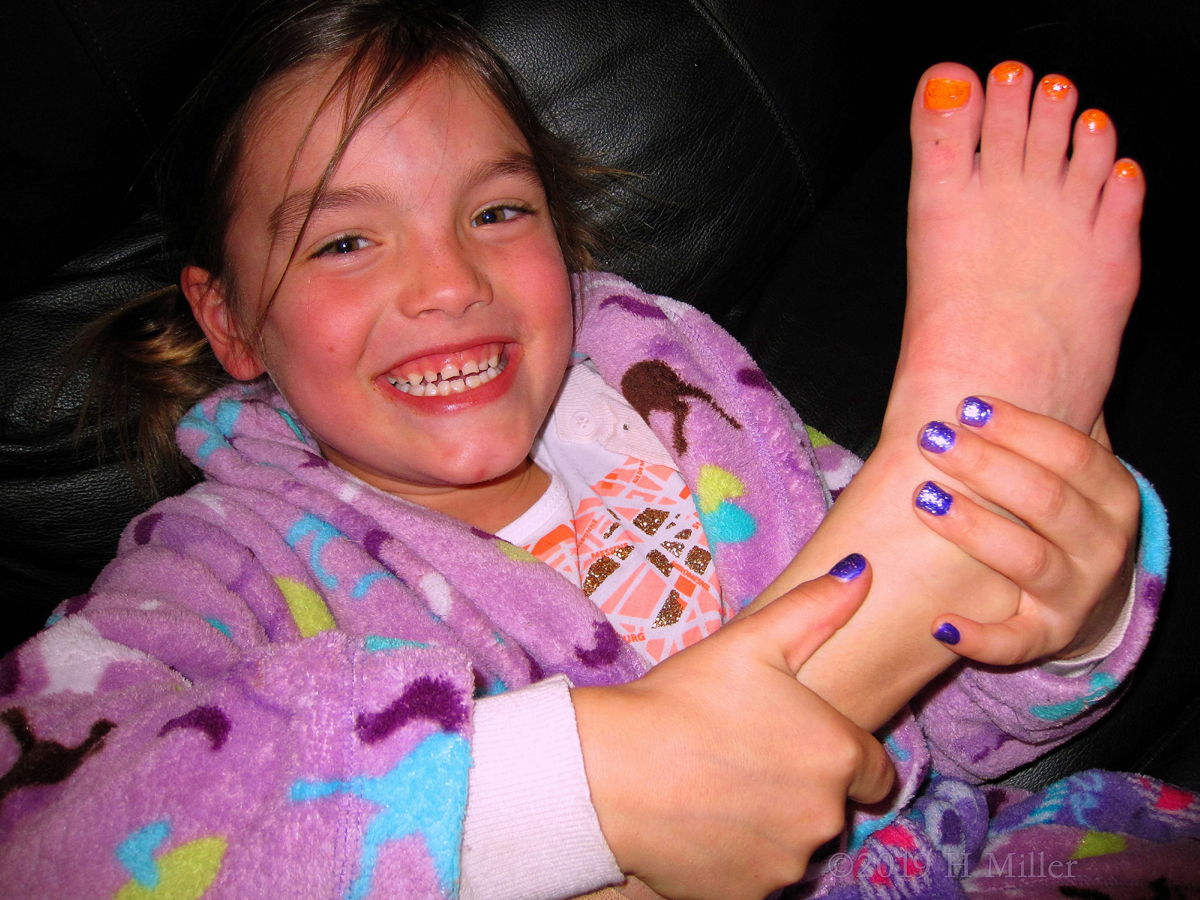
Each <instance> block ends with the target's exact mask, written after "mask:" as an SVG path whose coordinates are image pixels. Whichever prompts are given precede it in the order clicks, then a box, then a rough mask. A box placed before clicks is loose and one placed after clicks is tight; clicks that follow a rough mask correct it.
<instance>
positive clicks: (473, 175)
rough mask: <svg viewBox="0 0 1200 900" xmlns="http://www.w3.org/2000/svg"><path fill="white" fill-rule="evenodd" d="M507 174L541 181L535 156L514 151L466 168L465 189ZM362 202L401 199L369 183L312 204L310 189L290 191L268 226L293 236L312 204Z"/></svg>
mask: <svg viewBox="0 0 1200 900" xmlns="http://www.w3.org/2000/svg"><path fill="white" fill-rule="evenodd" d="M505 175H516V176H519V177H521V178H524V179H527V180H529V181H532V182H536V183H539V184H540V183H541V176H540V175H539V174H538V170H537V164H536V163H535V162H534V161H533V157H532V156H530V155H529V154H528V153H524V152H518V151H514V152H512V153H507V154H505V155H504V156H501V157H497V158H495V159H488V160H483V161H482V162H479V163H476V164H475V165H474V166H472V167H471V168H470V169H468V170H467V173H466V177H465V178H464V179H463V185H464V187H465V188H472V187H475V186H476V185H479V184H483V183H484V182H486V181H488V180H489V179H492V178H497V177H502V176H505ZM359 203H368V204H380V205H388V204H392V205H396V204H398V203H399V199H398V198H397V197H395V196H394V195H393V194H391V193H390V192H388V191H383V190H380V189H379V188H378V187H376V186H374V185H370V184H352V185H348V186H346V187H340V188H332V189H330V190H326V191H323V192H322V193H321V195H320V196H319V197H318V198H317V201H316V203H313V191H312V190H311V189H310V190H306V191H296V192H295V193H293V194H288V195H287V196H286V197H285V198H284V199H283V200H281V201H280V202H279V204H278V205H277V206H276V207H275V208H274V209H273V210H271V214H270V215H269V216H268V217H267V227H268V228H269V229H270V232H271V234H272V235H273V236H274V237H275V238H276V239H277V240H278V239H281V238H285V237H294V236H295V235H296V234H298V233H299V231H300V227H301V226H302V225H303V224H304V220H305V218H306V217H307V216H308V214H309V209H310V207H311V209H312V214H313V215H316V214H317V213H319V212H325V211H328V210H331V209H340V208H343V207H346V206H353V205H355V204H359Z"/></svg>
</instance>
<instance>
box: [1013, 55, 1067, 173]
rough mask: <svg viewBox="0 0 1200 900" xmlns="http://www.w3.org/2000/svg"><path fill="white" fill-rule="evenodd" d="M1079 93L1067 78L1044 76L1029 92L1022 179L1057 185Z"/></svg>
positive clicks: (1065, 159)
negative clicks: (1029, 103)
mask: <svg viewBox="0 0 1200 900" xmlns="http://www.w3.org/2000/svg"><path fill="white" fill-rule="evenodd" d="M1078 99H1079V92H1078V91H1077V90H1076V89H1075V85H1074V84H1072V83H1071V80H1070V79H1069V78H1065V77H1064V76H1062V75H1047V76H1046V77H1045V78H1043V79H1042V80H1041V81H1040V82H1038V86H1037V89H1036V90H1035V91H1034V92H1033V108H1032V110H1031V111H1030V114H1029V133H1028V135H1027V136H1026V138H1025V176H1026V178H1029V179H1033V180H1041V181H1049V182H1055V183H1057V182H1060V181H1061V180H1062V178H1063V176H1064V174H1065V173H1066V170H1067V145H1068V144H1069V143H1070V140H1071V120H1072V119H1073V118H1074V117H1075V104H1076V103H1077V102H1078Z"/></svg>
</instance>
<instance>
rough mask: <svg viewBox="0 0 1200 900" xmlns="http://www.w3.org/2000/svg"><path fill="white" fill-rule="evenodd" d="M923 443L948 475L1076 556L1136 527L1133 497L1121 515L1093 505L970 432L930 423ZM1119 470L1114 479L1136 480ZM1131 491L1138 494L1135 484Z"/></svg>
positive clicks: (1032, 464) (1049, 474) (1054, 477)
mask: <svg viewBox="0 0 1200 900" xmlns="http://www.w3.org/2000/svg"><path fill="white" fill-rule="evenodd" d="M1085 440H1088V439H1086V438H1085ZM920 444H921V449H922V450H923V452H924V454H925V456H926V458H927V459H928V460H929V461H930V462H932V463H933V464H934V465H935V466H937V467H938V468H939V469H941V470H942V471H943V472H945V473H946V474H947V475H950V476H952V477H954V478H957V479H958V480H959V481H961V482H962V483H963V484H964V485H965V486H966V487H967V488H969V489H970V490H972V491H974V492H975V493H976V494H978V495H979V496H980V497H982V498H983V499H985V500H987V501H989V502H991V503H994V504H996V505H997V506H999V507H1002V508H1003V509H1005V510H1007V511H1008V512H1009V513H1011V514H1012V515H1014V516H1016V517H1018V518H1019V519H1021V520H1022V521H1023V522H1025V523H1027V524H1028V525H1029V526H1030V527H1031V528H1033V529H1034V530H1035V531H1036V532H1038V533H1039V534H1040V535H1042V536H1043V537H1045V538H1047V539H1048V540H1049V541H1051V542H1052V543H1053V544H1055V545H1057V546H1059V547H1061V548H1062V549H1063V550H1066V551H1067V552H1068V553H1071V554H1073V555H1076V556H1088V555H1091V554H1092V552H1093V551H1094V550H1095V549H1096V548H1099V547H1103V548H1105V549H1108V547H1109V544H1112V543H1113V542H1114V541H1116V540H1118V539H1124V538H1125V537H1128V534H1126V532H1132V529H1133V528H1134V527H1136V526H1135V519H1134V516H1135V515H1136V510H1137V507H1136V500H1135V499H1134V498H1132V497H1130V498H1129V499H1128V501H1124V502H1123V503H1122V506H1123V509H1121V510H1119V511H1118V510H1116V509H1109V508H1107V507H1104V506H1103V505H1102V504H1098V503H1094V502H1092V501H1090V500H1088V499H1087V498H1086V497H1085V496H1084V495H1083V494H1082V493H1080V492H1079V491H1078V490H1076V489H1075V487H1074V486H1073V485H1071V484H1070V483H1068V482H1067V481H1066V480H1065V479H1064V478H1062V477H1061V476H1059V475H1058V474H1057V473H1055V472H1053V471H1051V470H1050V469H1047V468H1045V467H1044V466H1042V465H1040V464H1039V463H1037V462H1035V461H1032V460H1029V459H1026V458H1024V457H1023V456H1021V455H1019V454H1018V453H1015V452H1013V451H1011V450H1008V449H1007V448H1005V447H1003V446H1000V445H999V444H995V443H992V442H991V441H988V440H984V439H983V438H982V437H981V436H979V435H976V434H972V433H971V431H970V430H969V429H967V428H959V429H954V428H951V427H950V426H949V425H947V424H946V423H944V422H930V423H929V425H927V426H926V427H925V429H924V431H923V432H922V436H921V441H920ZM1093 446H1098V445H1095V444H1093ZM1118 466H1119V467H1120V468H1121V469H1122V473H1121V474H1120V475H1118V474H1117V472H1116V470H1109V473H1110V475H1111V476H1114V477H1119V478H1121V480H1122V481H1123V480H1124V479H1125V478H1127V477H1128V478H1129V479H1130V480H1132V477H1131V476H1129V474H1128V472H1125V471H1124V467H1121V466H1120V464H1119V463H1118ZM1132 490H1133V491H1135V492H1136V490H1137V487H1136V485H1133V488H1132ZM1114 523H1117V524H1114ZM964 549H965V548H964ZM1117 549H1120V548H1117Z"/></svg>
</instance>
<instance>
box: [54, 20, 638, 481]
mask: <svg viewBox="0 0 1200 900" xmlns="http://www.w3.org/2000/svg"><path fill="white" fill-rule="evenodd" d="M339 63H340V64H341V69H340V71H339V72H338V75H337V77H336V79H335V81H334V83H333V86H332V87H331V88H330V89H329V91H328V93H327V94H326V97H325V100H324V101H323V103H322V106H321V108H322V109H324V108H325V107H326V106H327V105H329V104H331V103H333V102H336V101H338V100H341V101H342V102H343V103H344V111H343V126H342V134H341V138H340V140H339V142H338V144H337V147H336V149H335V150H334V152H333V154H332V155H331V157H330V159H329V163H328V165H327V166H326V168H325V171H324V173H323V174H322V176H321V178H320V180H319V181H318V183H317V186H316V189H315V191H314V192H313V194H314V196H313V199H312V201H311V204H310V206H309V215H311V213H312V210H313V209H314V208H315V206H316V204H317V203H318V201H319V199H320V194H321V192H322V191H324V190H325V188H326V187H327V185H328V182H329V179H330V177H331V176H332V175H333V173H334V170H335V169H336V168H337V165H338V162H339V161H340V160H341V157H342V156H343V154H344V153H345V150H346V147H347V146H348V144H349V143H350V141H351V139H352V138H353V137H354V134H355V133H356V131H357V130H358V128H359V127H361V125H362V124H363V122H364V121H366V120H367V119H368V118H369V117H370V116H371V115H372V114H373V113H374V112H376V111H377V110H378V109H380V108H381V107H382V106H383V105H385V104H386V103H388V102H389V101H390V100H391V99H393V98H394V97H395V96H397V95H398V94H399V93H400V92H401V91H402V90H403V89H404V87H405V86H406V85H408V84H409V83H410V82H411V81H412V80H413V79H414V78H415V77H416V76H418V75H419V74H421V73H422V72H423V71H425V70H426V69H427V68H428V67H429V66H431V65H434V64H448V65H452V66H454V67H455V68H456V69H458V70H459V71H461V72H463V73H465V74H467V75H469V76H470V77H472V78H474V79H475V80H476V81H477V82H478V84H479V85H480V86H481V88H483V89H484V90H485V91H486V92H487V93H489V94H490V95H491V96H492V97H494V98H495V100H496V101H497V102H498V103H499V104H500V106H501V107H502V108H503V109H504V111H505V112H506V113H507V114H508V115H509V117H510V118H511V119H512V121H513V122H514V123H515V124H516V126H517V127H518V129H520V131H521V134H522V136H523V137H524V138H525V141H526V143H527V144H528V145H529V149H530V155H531V157H532V159H533V163H534V165H535V167H536V169H537V172H538V175H539V176H540V177H541V180H542V184H543V186H544V188H545V192H546V200H547V205H548V211H549V214H550V218H551V221H552V222H553V225H554V229H555V232H556V233H557V235H558V242H559V246H560V247H561V248H562V253H563V258H564V260H565V261H566V264H567V268H568V270H569V271H572V272H578V271H583V270H585V269H587V268H589V267H590V266H591V264H592V255H593V253H594V252H595V251H596V250H597V249H598V245H599V237H598V234H599V230H598V228H597V227H596V226H595V225H594V223H593V222H592V221H591V220H590V219H589V218H588V217H587V216H586V214H585V213H584V211H583V210H584V209H585V208H586V207H587V205H588V204H589V202H590V201H594V200H595V199H596V198H597V197H599V196H600V195H602V194H603V193H604V189H603V182H602V181H601V180H600V178H602V177H608V176H612V175H615V174H618V173H616V172H614V171H613V170H608V169H603V168H601V167H598V166H592V165H588V164H586V163H585V162H584V161H583V160H582V159H581V157H580V156H579V155H578V154H577V153H576V151H575V150H574V148H573V147H572V146H571V145H570V144H568V143H567V142H566V141H564V140H562V139H561V138H559V137H557V136H556V135H554V134H553V133H551V132H550V131H549V130H548V129H546V128H545V127H544V126H543V125H542V124H541V122H540V121H539V120H538V118H537V116H536V114H535V113H534V112H533V110H532V109H531V108H530V106H529V104H528V103H527V102H526V100H525V98H524V96H523V95H522V93H521V91H520V89H519V87H518V85H517V81H516V78H515V76H514V75H513V73H512V72H511V71H510V70H509V68H508V67H507V65H506V64H505V62H504V61H503V59H502V58H501V57H500V55H499V54H498V53H497V52H496V51H495V50H494V49H492V47H491V46H490V45H489V44H488V43H487V42H486V40H484V38H483V37H482V36H481V35H480V34H479V33H478V32H477V31H475V30H474V29H473V28H472V27H471V26H470V25H468V24H467V23H466V22H464V21H463V20H462V19H461V18H459V17H458V16H455V15H453V14H451V13H449V12H446V11H445V10H442V9H438V8H436V7H432V6H428V5H425V4H412V3H405V2H402V0H280V2H267V3H265V4H263V5H262V6H260V7H259V8H258V9H257V10H256V11H255V12H254V13H252V14H251V15H250V17H249V19H248V20H247V21H246V23H245V24H244V25H243V27H242V28H241V29H240V31H239V33H238V35H237V36H236V37H235V38H234V39H233V40H232V41H231V42H230V43H229V44H228V45H227V46H226V48H225V50H224V51H223V52H222V53H221V55H220V56H219V57H218V59H217V61H216V63H215V64H214V65H213V67H212V68H211V69H210V70H209V73H208V74H207V76H206V77H205V78H204V80H203V81H202V82H201V83H200V85H199V87H197V89H196V90H195V92H194V93H193V94H192V96H191V98H190V99H189V100H188V102H187V104H186V105H185V106H184V108H183V110H182V111H181V114H180V117H179V119H178V120H177V123H176V125H175V127H174V129H173V132H174V133H173V135H172V139H171V140H170V142H169V147H170V150H169V151H168V152H167V153H166V154H164V156H163V158H162V160H161V162H160V165H159V167H158V172H159V176H158V177H159V181H158V184H159V194H160V201H161V204H162V207H163V215H164V221H165V222H166V223H167V227H168V231H169V236H170V238H171V239H172V241H173V243H174V244H175V245H176V246H177V247H178V248H180V250H181V251H182V252H183V254H184V256H183V260H184V263H185V264H189V265H196V266H200V267H201V268H203V269H206V270H207V271H208V272H210V273H212V275H213V276H214V277H216V278H224V280H225V281H226V284H227V287H228V289H229V294H230V295H231V297H232V299H233V303H234V309H233V310H232V311H233V312H234V314H235V315H238V316H239V318H242V317H244V315H245V310H239V309H237V308H236V306H237V301H236V297H237V286H236V285H235V284H231V283H230V281H229V278H228V276H227V272H226V248H225V230H226V227H227V225H228V223H229V221H230V219H231V217H232V214H233V211H234V208H235V204H236V174H237V168H238V163H239V160H240V158H241V155H242V149H243V146H244V142H245V140H246V138H247V135H248V134H249V133H250V132H251V130H252V129H253V126H254V124H255V117H256V116H257V115H258V114H259V112H260V110H259V107H260V106H261V105H262V102H263V100H264V98H265V97H267V95H268V93H269V91H270V89H271V88H272V87H273V86H276V85H278V84H279V83H280V80H281V79H282V78H283V76H285V75H287V74H288V73H291V72H295V71H297V70H298V69H301V68H303V67H306V66H315V65H335V64H339ZM320 111H321V110H320V109H319V110H317V111H316V112H314V114H313V121H315V120H316V118H317V115H318V114H319V113H320ZM299 153H300V148H299V147H297V149H296V151H295V155H294V157H293V165H294V164H295V160H296V159H298V157H299ZM306 225H307V217H306V219H305V222H304V225H303V226H301V229H300V231H301V233H302V232H303V230H304V226H306ZM298 240H299V238H297V241H298ZM276 287H278V286H276ZM269 302H270V301H268V305H269ZM265 314H266V312H265V308H264V309H263V310H261V311H260V312H259V314H258V316H256V319H257V321H256V322H255V323H253V324H252V325H251V326H250V327H249V331H250V332H251V334H252V335H253V336H255V337H257V331H258V329H259V328H260V327H261V323H262V321H263V317H265ZM243 322H244V318H243ZM89 358H90V359H93V360H94V369H93V373H92V378H91V383H90V386H89V390H88V394H87V399H86V400H85V404H84V408H83V411H82V413H81V416H80V426H81V428H82V426H83V423H84V422H85V421H86V418H89V417H95V418H97V419H101V420H102V418H103V417H104V416H105V415H106V413H107V414H109V415H112V416H113V417H114V419H115V424H116V433H117V442H118V445H119V447H120V450H121V452H122V454H123V455H124V457H125V459H126V462H127V463H128V464H129V467H130V470H131V471H132V472H133V474H134V477H135V480H137V482H138V484H139V487H140V488H141V489H142V490H143V492H144V493H145V494H147V495H148V496H149V497H156V496H159V495H161V494H162V493H165V492H171V491H174V490H179V489H181V488H183V487H185V486H186V485H187V484H188V483H190V482H193V481H195V480H196V478H197V476H198V473H197V472H196V470H195V468H194V467H193V466H191V464H190V463H189V462H188V461H187V460H186V459H185V458H184V457H183V455H182V454H181V453H180V452H179V450H178V447H177V446H176V444H175V439H174V429H175V426H176V424H177V423H178V421H179V419H180V418H181V417H182V416H183V414H184V413H185V412H186V411H187V410H188V409H189V408H190V407H191V406H192V405H194V404H195V403H197V402H198V401H199V400H201V399H202V398H203V397H204V396H206V395H207V394H209V393H211V392H212V390H214V389H215V388H216V387H218V386H220V385H222V384H225V383H228V382H229V381H230V378H229V376H228V375H227V374H226V373H225V372H224V370H223V369H222V367H221V365H220V363H218V362H217V360H216V357H215V356H214V355H213V353H212V350H211V348H210V347H209V346H208V341H207V339H206V338H205V336H204V333H203V332H202V331H201V329H200V327H199V325H198V324H197V323H196V321H195V319H194V318H193V317H192V313H191V308H190V306H189V305H188V303H187V301H186V299H185V298H184V297H183V296H182V293H181V291H180V290H179V288H178V286H171V287H167V288H164V289H162V290H159V291H155V292H153V293H150V294H146V295H143V296H141V297H138V298H136V299H134V300H132V301H129V302H128V303H126V304H124V305H122V306H120V307H118V308H117V309H114V310H113V311H112V312H110V313H108V314H107V315H105V316H103V317H102V318H100V319H98V320H97V321H96V322H93V323H92V324H91V325H90V326H88V327H87V328H86V329H85V330H84V332H83V334H82V336H81V338H80V340H79V342H78V344H77V349H76V352H75V354H74V357H73V360H72V363H71V370H73V369H74V368H76V367H78V366H79V365H81V364H82V363H83V362H84V361H85V360H87V359H89ZM69 371H70V370H69ZM135 422H136V439H134V438H131V436H130V431H131V429H132V428H133V426H134V424H135ZM100 431H101V433H103V428H101V430H100ZM135 444H136V456H137V457H138V459H135V453H134V449H135ZM139 462H140V465H139V464H138V463H139Z"/></svg>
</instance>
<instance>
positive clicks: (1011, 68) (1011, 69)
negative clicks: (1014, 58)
mask: <svg viewBox="0 0 1200 900" xmlns="http://www.w3.org/2000/svg"><path fill="white" fill-rule="evenodd" d="M1024 74H1025V67H1024V66H1023V65H1021V64H1020V63H1018V62H1002V63H1000V65H998V66H996V68H994V69H992V78H994V79H996V81H998V82H999V83H1000V84H1012V83H1013V82H1014V81H1016V80H1017V79H1018V78H1020V77H1021V76H1022V75H1024Z"/></svg>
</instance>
